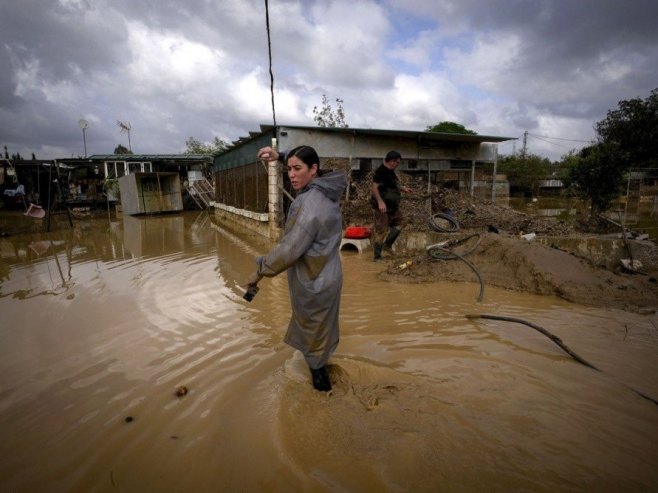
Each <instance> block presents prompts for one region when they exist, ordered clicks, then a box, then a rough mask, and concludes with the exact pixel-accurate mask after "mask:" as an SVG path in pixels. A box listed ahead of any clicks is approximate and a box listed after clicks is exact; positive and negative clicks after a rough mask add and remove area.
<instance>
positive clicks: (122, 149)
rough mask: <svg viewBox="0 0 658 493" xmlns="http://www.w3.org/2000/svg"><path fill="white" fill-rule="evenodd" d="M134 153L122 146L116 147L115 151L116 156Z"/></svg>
mask: <svg viewBox="0 0 658 493" xmlns="http://www.w3.org/2000/svg"><path fill="white" fill-rule="evenodd" d="M132 153H133V152H132V151H131V150H129V149H128V148H127V147H124V146H122V145H121V144H119V145H118V146H116V148H115V149H114V154H132Z"/></svg>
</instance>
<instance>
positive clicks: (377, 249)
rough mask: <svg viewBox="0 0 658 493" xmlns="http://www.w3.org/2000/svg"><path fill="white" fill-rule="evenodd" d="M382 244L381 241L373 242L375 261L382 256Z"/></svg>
mask: <svg viewBox="0 0 658 493" xmlns="http://www.w3.org/2000/svg"><path fill="white" fill-rule="evenodd" d="M383 246H384V245H382V244H381V243H375V246H374V250H375V257H374V260H375V262H376V261H377V260H380V259H381V258H382V248H383Z"/></svg>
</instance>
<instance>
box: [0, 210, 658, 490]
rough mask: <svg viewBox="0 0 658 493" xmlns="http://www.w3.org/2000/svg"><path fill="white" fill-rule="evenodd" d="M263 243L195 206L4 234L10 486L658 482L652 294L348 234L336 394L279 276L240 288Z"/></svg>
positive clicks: (603, 486) (5, 439)
mask: <svg viewBox="0 0 658 493" xmlns="http://www.w3.org/2000/svg"><path fill="white" fill-rule="evenodd" d="M21 220H22V219H21V218H20V217H17V218H16V221H17V222H19V221H21ZM10 223H11V221H9V223H7V222H5V226H6V225H7V224H10ZM17 226H20V225H18V224H17ZM18 229H20V228H18ZM268 246H269V245H268V243H267V242H266V241H264V240H263V239H260V238H258V237H256V236H253V235H250V234H248V233H245V232H244V231H239V230H234V229H233V230H231V229H228V228H227V227H226V225H225V224H216V223H215V222H214V221H213V220H212V219H211V218H209V217H208V216H206V215H205V213H196V212H195V213H184V214H180V215H175V216H161V217H148V218H134V217H124V218H123V219H121V218H119V219H117V218H114V217H112V218H108V217H104V218H96V219H93V220H92V219H88V220H80V221H76V223H75V227H74V229H73V230H71V229H70V228H68V226H66V225H61V224H59V225H58V228H57V229H56V230H55V231H53V232H51V233H47V234H46V233H23V234H15V235H12V236H9V237H4V238H0V247H1V248H0V253H1V258H0V313H1V317H2V318H1V320H2V323H1V328H0V436H1V437H2V439H1V440H0V478H2V479H1V480H0V481H1V484H2V490H3V491H12V492H20V491H24V492H34V491H49V492H51V491H55V492H59V491H62V492H64V491H66V492H87V491H101V492H105V491H108V492H109V491H128V492H133V491H134V492H137V491H139V492H143V491H159V492H169V491H248V492H251V491H254V492H289V491H309V492H311V491H313V492H315V491H349V492H370V491H391V492H398V491H414V492H418V491H420V492H422V491H505V492H506V491H547V492H548V491H551V492H552V491H603V490H605V491H658V406H657V405H656V404H654V403H652V402H650V401H648V400H646V399H643V398H642V397H640V396H639V395H638V394H637V393H636V392H634V391H633V390H632V389H635V390H637V391H640V392H643V393H645V394H647V395H649V396H652V397H654V398H657V397H658V366H657V365H656V356H657V355H658V319H657V318H656V315H651V316H647V315H638V314H632V313H626V312H622V311H615V310H609V309H598V308H587V307H582V306H578V305H573V304H569V303H567V302H564V301H561V300H559V299H557V298H552V297H546V296H534V295H524V294H520V293H517V292H508V291H504V290H497V289H493V288H490V287H487V290H486V292H485V298H484V301H483V302H481V303H477V302H476V301H475V297H476V295H477V291H478V287H479V286H478V285H476V284H470V283H464V284H445V283H431V284H413V285H407V284H397V283H386V282H383V281H380V280H379V279H378V277H377V273H378V272H379V271H380V270H381V269H383V266H382V265H380V264H375V263H373V262H372V261H371V260H370V257H369V256H368V255H360V254H358V253H356V252H352V251H350V252H343V253H342V259H343V266H344V271H345V282H344V289H343V298H342V311H341V324H342V325H341V330H342V338H341V343H340V346H339V348H338V352H337V354H336V355H335V357H334V358H333V366H332V375H333V378H334V380H335V385H334V392H333V394H332V395H329V396H327V395H325V394H321V393H319V392H316V391H314V390H313V389H312V387H311V384H310V382H309V376H308V374H307V370H306V368H305V367H304V363H303V360H302V359H301V358H300V357H299V355H298V354H297V353H295V352H294V351H293V350H292V349H291V348H289V347H288V346H286V345H285V344H284V343H283V342H282V336H283V334H284V331H285V327H286V324H287V321H288V316H289V304H288V292H287V285H286V281H285V275H282V276H280V277H278V278H275V279H266V280H264V281H263V282H262V283H261V290H260V293H259V294H258V296H257V297H256V298H255V300H254V301H253V302H252V303H246V302H244V301H243V300H242V291H241V290H240V288H239V287H238V285H239V284H241V283H242V282H243V281H244V280H245V279H246V277H247V275H248V274H249V273H250V272H251V270H252V269H253V267H254V264H253V257H254V256H255V255H258V254H262V253H265V252H266V251H267V249H268ZM470 313H491V314H497V315H503V316H511V317H518V318H522V319H525V320H528V321H530V322H532V323H534V324H537V325H540V326H542V327H544V328H546V329H548V330H550V331H551V332H553V333H554V334H555V335H557V336H559V337H560V338H561V339H562V340H563V341H564V343H566V344H567V345H568V346H569V347H570V348H571V349H572V350H573V351H575V352H576V353H578V354H579V355H580V356H582V357H583V358H585V359H586V360H587V361H589V362H591V363H593V364H594V365H596V366H598V367H599V368H600V369H601V370H603V371H602V372H597V371H594V370H592V369H590V368H588V367H586V366H583V365H581V364H578V363H577V362H576V361H574V360H573V359H571V358H570V357H569V356H568V355H566V354H565V353H564V352H562V351H561V350H560V348H558V347H557V346H556V345H555V344H553V343H552V342H551V341H550V340H549V339H548V338H546V337H545V336H543V335H541V334H539V333H538V332H536V331H533V330H532V329H530V328H528V327H525V326H522V325H519V324H512V323H507V322H499V321H488V320H468V319H466V318H465V315H466V314H470ZM182 385H184V386H186V387H187V389H188V393H187V395H185V396H183V397H178V396H176V389H177V387H179V386H182Z"/></svg>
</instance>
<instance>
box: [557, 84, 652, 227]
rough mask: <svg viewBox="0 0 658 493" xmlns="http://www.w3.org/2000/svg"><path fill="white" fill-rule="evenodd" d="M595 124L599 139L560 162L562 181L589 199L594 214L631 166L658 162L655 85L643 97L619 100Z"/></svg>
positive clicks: (613, 195) (604, 206)
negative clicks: (612, 108)
mask: <svg viewBox="0 0 658 493" xmlns="http://www.w3.org/2000/svg"><path fill="white" fill-rule="evenodd" d="M595 128H596V132H597V133H598V135H599V142H598V143H597V144H594V145H591V146H588V147H585V148H584V149H582V150H581V151H580V152H579V153H577V154H575V153H570V154H568V155H566V156H565V157H563V159H562V162H561V163H560V164H561V167H563V168H564V169H565V170H567V171H566V173H565V174H564V177H563V179H564V181H565V184H566V185H568V186H569V187H570V189H572V190H573V191H574V192H575V193H576V194H577V195H578V196H580V197H581V198H583V199H585V200H587V201H589V203H590V204H591V213H592V215H593V216H595V215H598V214H599V213H603V212H605V211H606V210H608V209H609V208H610V206H611V205H612V202H613V201H614V200H615V199H616V198H617V197H618V196H619V195H620V193H621V192H622V186H623V184H624V182H625V180H624V179H625V173H626V172H627V171H628V170H629V169H630V168H633V167H634V168H647V167H654V166H656V165H657V164H658V89H654V90H653V91H651V95H650V96H649V97H648V98H646V99H644V100H642V99H639V98H635V99H629V100H625V101H620V102H619V105H618V108H617V109H614V110H609V111H608V113H607V115H606V117H605V118H604V119H603V120H601V121H600V122H597V123H596V125H595Z"/></svg>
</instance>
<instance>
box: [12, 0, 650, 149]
mask: <svg viewBox="0 0 658 493" xmlns="http://www.w3.org/2000/svg"><path fill="white" fill-rule="evenodd" d="M0 7H1V10H0V66H1V67H2V70H0V144H2V145H7V146H8V148H9V153H10V154H12V153H15V152H19V153H20V154H21V155H23V157H26V158H29V157H30V156H31V153H33V152H34V153H35V154H36V156H37V158H39V159H51V158H58V157H59V158H62V157H71V156H83V155H84V144H83V135H82V130H81V129H80V127H79V124H78V122H79V120H80V119H82V118H84V119H86V120H87V121H88V122H89V127H88V129H87V130H86V141H87V154H88V155H91V154H110V153H112V152H113V151H114V149H115V148H116V146H117V145H119V144H122V145H124V146H126V147H128V136H127V134H126V133H125V132H124V133H122V132H121V129H120V128H119V127H118V125H117V121H118V120H120V121H123V122H129V123H130V125H131V127H132V130H131V132H130V137H131V145H132V150H133V152H135V153H136V154H147V153H148V154H168V153H180V152H183V151H184V150H185V141H186V140H187V139H188V138H189V137H190V136H193V137H195V138H196V139H198V140H200V141H202V142H210V141H212V139H213V138H214V137H215V136H217V137H219V138H221V139H223V140H226V141H233V140H236V139H237V138H239V137H241V136H246V135H248V132H250V131H258V130H259V125H260V124H271V123H272V106H271V96H270V75H269V59H268V46H267V31H266V23H265V1H264V0H185V1H182V0H176V1H172V0H0ZM269 17H270V26H271V43H272V68H273V72H274V90H275V94H274V100H275V108H276V119H277V123H278V124H284V125H285V124H295V125H311V126H313V125H315V122H314V120H313V116H314V115H313V107H314V106H320V105H321V101H322V95H323V94H326V95H327V96H328V98H329V99H330V101H331V102H333V103H334V106H335V99H336V98H341V99H342V100H343V101H344V103H343V106H344V109H345V115H346V121H347V123H348V124H349V126H350V127H357V128H382V129H404V130H424V129H425V127H427V126H428V125H432V124H435V123H437V122H440V121H444V120H449V121H454V122H458V123H461V124H463V125H464V126H466V127H467V128H469V129H471V130H474V131H476V132H477V133H479V134H484V135H500V136H509V137H518V138H519V140H518V141H516V144H512V143H511V142H510V143H504V144H501V145H500V147H499V152H500V153H501V154H511V153H512V152H513V150H514V148H515V149H516V150H517V151H518V150H519V149H520V148H521V146H522V145H523V133H524V132H525V131H527V132H528V134H529V137H528V140H527V144H528V150H529V152H532V153H535V154H539V155H542V156H546V157H549V158H551V159H555V160H556V159H559V158H560V156H562V155H563V154H565V153H566V152H568V151H569V150H570V149H574V148H575V149H578V148H580V147H582V146H584V145H587V142H588V141H591V140H592V139H593V138H594V137H595V133H594V124H595V123H596V122H597V121H599V120H601V119H603V118H604V117H605V115H606V113H607V111H608V110H610V109H614V108H616V107H617V104H618V102H619V101H621V100H624V99H630V98H635V97H639V98H642V99H644V98H646V97H648V96H649V94H650V92H651V90H652V89H654V88H656V87H658V28H656V22H657V20H656V19H658V2H656V1H655V0H626V1H621V0H525V1H524V0H493V1H492V0H450V1H448V0H379V1H374V0H319V1H311V0H269Z"/></svg>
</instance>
